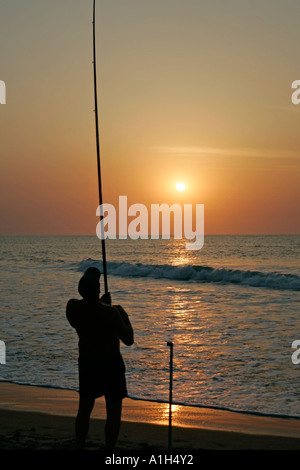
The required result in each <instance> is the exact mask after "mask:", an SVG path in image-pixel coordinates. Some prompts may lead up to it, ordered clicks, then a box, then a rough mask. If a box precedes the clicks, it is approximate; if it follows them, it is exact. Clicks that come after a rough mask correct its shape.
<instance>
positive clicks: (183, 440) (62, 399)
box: [0, 382, 300, 452]
mask: <svg viewBox="0 0 300 470" xmlns="http://www.w3.org/2000/svg"><path fill="white" fill-rule="evenodd" d="M77 402H78V395H77V392H73V391H69V390H58V389H49V388H44V387H33V386H23V385H16V384H11V383H6V382H4V383H1V384H0V417H1V418H0V419H1V430H0V449H1V450H74V448H75V440H74V418H75V416H76V413H77ZM168 413H169V408H168V405H167V404H163V403H155V402H148V401H141V400H133V399H130V398H126V399H125V400H124V405H123V420H122V425H121V431H120V435H119V441H118V445H117V449H116V450H120V451H122V450H123V451H126V450H127V451H129V450H130V451H131V450H132V451H151V450H160V451H166V450H168ZM172 416H173V420H172V424H173V426H172V450H177V451H178V450H186V451H187V450H190V451H195V452H197V451H199V450H300V419H286V418H273V417H265V416H255V415H249V414H244V413H235V412H228V411H221V410H214V409H208V408H196V407H189V406H178V405H173V414H172ZM104 422H105V403H104V400H103V399H101V398H100V399H98V400H97V401H96V405H95V408H94V410H93V413H92V416H91V424H90V430H89V436H88V440H87V450H101V449H103V448H104Z"/></svg>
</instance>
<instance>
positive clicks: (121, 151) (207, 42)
mask: <svg viewBox="0 0 300 470" xmlns="http://www.w3.org/2000/svg"><path fill="white" fill-rule="evenodd" d="M97 5H98V6H97V45H98V46H97V57H98V86H99V90H98V91H99V118H100V137H101V162H102V174H103V198H104V202H110V203H114V204H117V202H118V197H119V195H127V196H128V202H129V204H133V203H142V204H145V205H147V206H148V207H149V208H150V205H151V204H157V203H158V204H161V203H168V204H170V205H171V204H173V203H176V202H179V203H192V204H196V203H199V204H204V205H205V233H206V234H209V233H211V234H215V233H221V234H222V233H238V234H239V233H300V217H299V199H300V197H299V196H300V194H299V186H300V185H299V176H300V174H299V157H300V132H299V128H300V105H298V106H296V105H294V104H292V102H291V95H292V89H291V84H292V82H293V81H294V80H296V79H300V75H299V66H298V65H299V64H298V63H297V60H296V58H297V44H299V39H300V32H299V25H298V19H299V16H300V5H299V2H297V1H294V0H288V1H284V2H283V1H282V0H281V1H280V0H264V2H262V1H261V0H253V1H251V2H249V1H243V0H225V1H224V0H215V1H195V0H186V1H185V2H182V1H179V0H178V1H177V0H173V1H171V0H168V1H166V0H160V1H157V0H152V1H151V2H148V1H141V0H126V1H124V0H115V1H113V2H109V1H102V2H98V3H97ZM91 15H92V2H82V1H79V0H72V1H71V0H59V1H58V0H52V1H51V2H50V1H48V2H36V1H33V0H27V1H26V2H24V1H23V0H22V1H21V0H11V1H7V2H4V4H3V5H2V6H1V19H0V23H1V24H0V44H1V48H0V58H1V61H0V64H1V67H0V79H1V80H4V81H5V83H6V89H7V97H6V104H5V105H1V106H0V151H1V187H0V191H1V199H0V200H1V203H0V204H1V209H0V210H1V229H0V233H1V234H95V230H96V224H97V222H98V221H97V218H96V207H97V205H98V193H97V189H98V188H97V173H96V171H97V167H96V147H95V125H94V114H93V109H94V103H93V76H92V73H93V69H92V24H91V21H92V17H91ZM178 181H184V182H185V183H186V191H185V192H184V193H178V192H177V191H176V190H175V185H176V183H177V182H178Z"/></svg>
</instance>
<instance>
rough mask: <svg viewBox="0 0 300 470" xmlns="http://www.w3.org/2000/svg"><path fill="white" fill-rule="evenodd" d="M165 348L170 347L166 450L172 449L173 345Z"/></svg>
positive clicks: (168, 344)
mask: <svg viewBox="0 0 300 470" xmlns="http://www.w3.org/2000/svg"><path fill="white" fill-rule="evenodd" d="M167 346H169V347H170V383H169V436H168V448H169V449H171V448H172V391H173V343H172V342H171V341H168V342H167Z"/></svg>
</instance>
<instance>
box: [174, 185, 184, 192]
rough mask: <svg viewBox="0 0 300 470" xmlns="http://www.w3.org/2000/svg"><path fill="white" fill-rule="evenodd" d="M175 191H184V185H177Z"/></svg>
mask: <svg viewBox="0 0 300 470" xmlns="http://www.w3.org/2000/svg"><path fill="white" fill-rule="evenodd" d="M176 189H177V191H184V190H185V184H184V183H177V184H176Z"/></svg>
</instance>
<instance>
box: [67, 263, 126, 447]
mask: <svg viewBox="0 0 300 470" xmlns="http://www.w3.org/2000/svg"><path fill="white" fill-rule="evenodd" d="M78 291H79V293H80V295H81V296H82V299H81V300H78V299H71V300H69V301H68V303H67V307H66V316H67V319H68V321H69V323H70V324H71V326H72V327H73V328H75V329H76V332H77V334H78V337H79V345H78V347H79V357H78V368H79V408H78V413H77V417H76V424H75V433H76V441H77V448H78V449H84V447H85V440H86V436H87V433H88V428H89V420H90V414H91V412H92V410H93V407H94V403H95V399H96V398H98V397H100V396H103V395H104V396H105V402H106V412H107V417H106V423H105V442H106V447H107V448H108V449H113V448H114V447H115V444H116V441H117V438H118V435H119V429H120V422H121V413H122V400H123V398H125V397H126V396H127V388H126V378H125V364H124V361H123V358H122V356H121V353H120V340H121V341H122V342H123V343H124V344H126V345H127V346H131V345H132V344H133V342H134V334H133V329H132V326H131V323H130V320H129V318H128V315H127V313H126V312H125V310H124V309H123V308H122V307H121V306H120V305H117V306H111V298H110V294H109V293H108V294H104V295H103V296H102V297H101V299H99V294H100V271H99V270H98V269H97V268H88V269H87V271H86V272H85V273H84V275H83V276H82V277H81V279H80V281H79V284H78Z"/></svg>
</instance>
